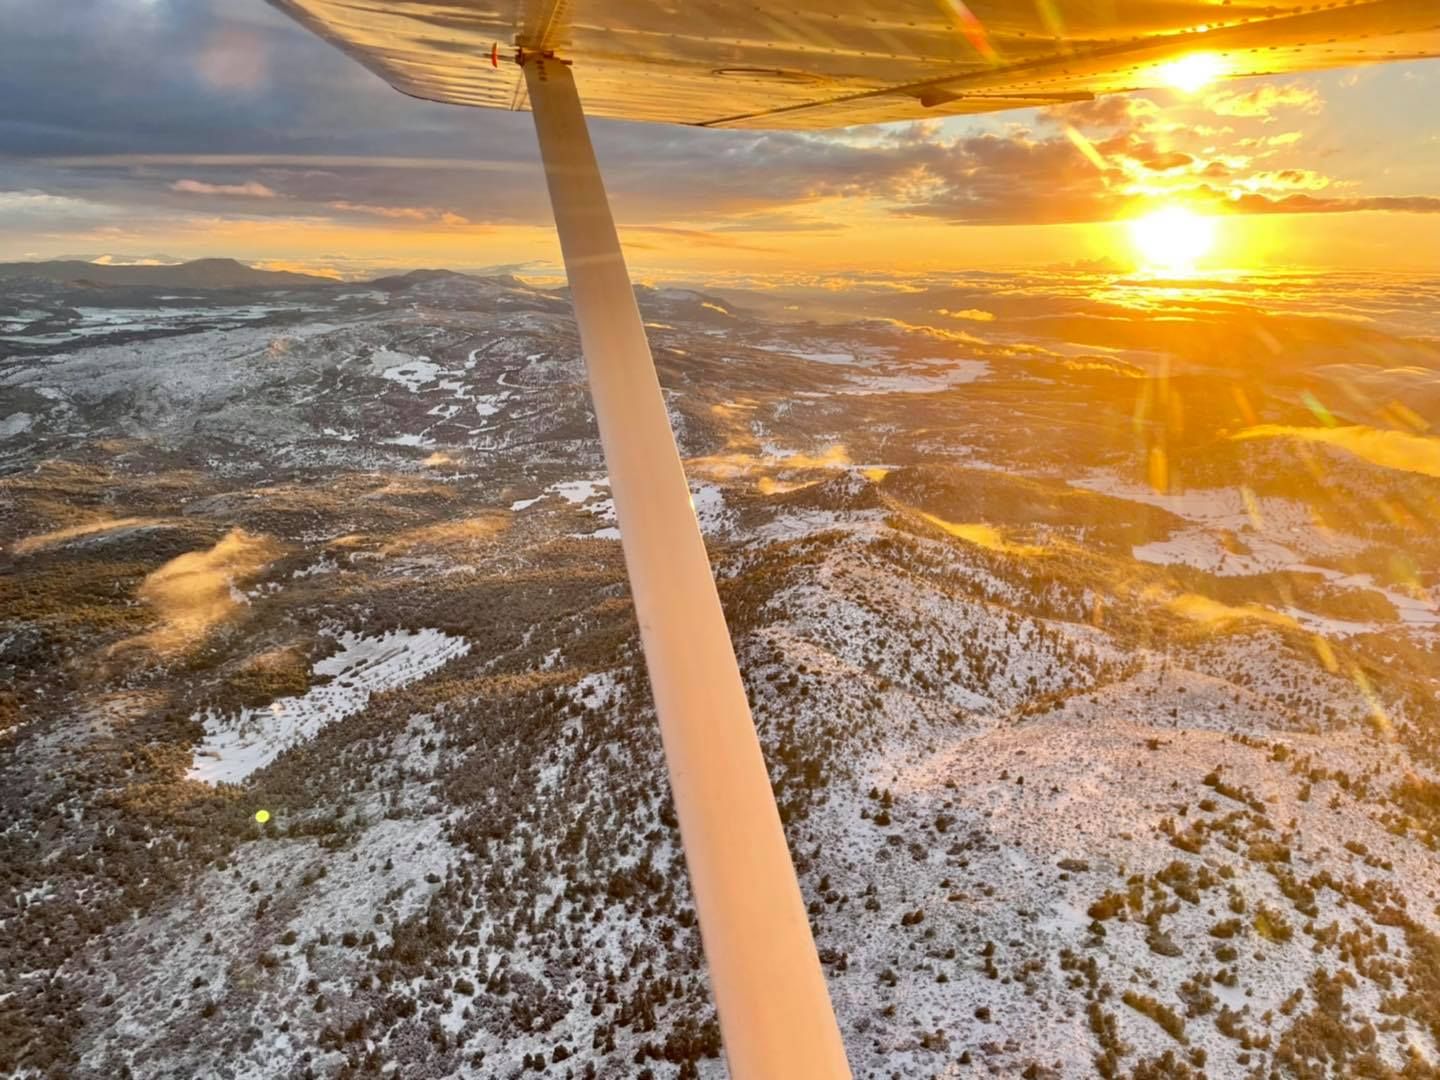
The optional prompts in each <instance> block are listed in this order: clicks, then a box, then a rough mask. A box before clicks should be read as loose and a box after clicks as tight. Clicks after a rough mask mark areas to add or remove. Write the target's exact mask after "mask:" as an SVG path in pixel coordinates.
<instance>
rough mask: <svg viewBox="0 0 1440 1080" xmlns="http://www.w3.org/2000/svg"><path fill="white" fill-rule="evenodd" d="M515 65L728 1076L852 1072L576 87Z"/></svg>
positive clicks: (543, 64) (536, 62)
mask: <svg viewBox="0 0 1440 1080" xmlns="http://www.w3.org/2000/svg"><path fill="white" fill-rule="evenodd" d="M522 63H523V66H524V69H525V80H526V83H527V86H528V88H529V92H530V103H531V109H532V110H533V112H534V115H535V131H536V134H537V135H538V136H539V140H540V155H541V157H542V159H543V160H544V164H545V180H546V183H547V184H548V185H549V188H550V202H551V205H552V206H553V208H554V212H555V226H556V229H557V230H558V232H559V234H560V247H561V250H562V252H563V253H564V256H565V271H566V273H567V275H568V276H569V279H570V294H571V299H572V301H573V303H574V306H575V321H576V322H577V323H578V324H579V327H580V345H581V348H582V349H583V350H584V353H585V364H586V368H587V370H588V373H589V379H590V393H591V397H592V398H593V400H594V404H595V418H596V420H597V422H598V424H599V427H600V442H601V445H602V446H603V447H604V450H605V462H606V465H607V467H608V468H609V471H610V490H611V492H612V493H613V495H614V497H615V513H616V516H617V517H618V519H619V522H620V534H621V544H622V546H623V548H624V551H625V565H626V568H627V570H628V571H629V575H630V591H631V593H632V594H633V595H634V598H635V611H636V615H637V616H638V618H639V622H640V639H641V642H642V644H643V646H644V649H645V660H646V664H647V666H648V667H649V671H650V683H651V686H652V688H653V690H654V694H655V711H656V713H657V714H658V715H659V718H660V734H661V738H662V740H663V742H664V744H665V758H666V762H667V764H668V765H669V769H670V786H671V789H672V791H673V792H674V797H675V809H676V812H677V815H678V817H679V819H680V835H681V839H682V841H683V842H684V845H685V862H686V864H687V866H688V868H689V872H690V885H691V890H692V892H693V893H694V896H695V907H696V911H697V913H698V914H699V919H700V933H701V938H702V940H703V942H704V945H705V956H706V960H707V961H708V964H709V969H710V986H711V989H712V991H713V993H714V995H715V1004H716V1009H717V1011H718V1012H719V1015H720V1029H721V1034H722V1036H723V1040H724V1045H725V1058H726V1061H727V1063H728V1064H729V1067H730V1075H731V1076H732V1077H735V1078H737V1080H752V1078H755V1077H762V1078H771V1077H773V1078H776V1080H780V1078H784V1080H809V1078H823V1080H829V1078H832V1077H849V1076H850V1069H849V1066H848V1065H847V1064H846V1061H845V1048H844V1045H843V1043H842V1042H841V1040H840V1033H839V1029H838V1028H837V1027H836V1024H835V1015H834V1012H833V1011H832V1010H831V1007H830V998H829V994H828V993H827V991H826V988H825V978H824V975H823V974H822V973H821V970H820V962H819V959H818V958H817V956H816V954H815V943H814V941H813V940H812V938H811V936H810V923H809V919H808V916H807V915H806V912H805V906H804V902H803V900H802V899H801V896H800V888H799V885H798V884H797V882H796V880H795V869H794V867H793V865H792V864H791V862H790V852H789V849H788V848H787V847H786V845H785V834H784V832H783V831H782V829H781V827H780V815H779V812H778V811H777V810H776V808H775V796H774V793H773V792H772V790H771V788H770V778H769V775H768V774H767V772H766V770H765V761H764V759H763V757H762V756H761V752H760V742H759V740H758V739H757V738H756V735H755V723H754V720H753V719H752V718H751V716H750V706H749V703H748V702H747V701H746V697H745V687H744V684H743V683H742V682H741V681H740V670H739V668H738V667H737V665H736V662H735V653H734V650H733V649H732V648H731V645H730V633H729V630H728V629H727V628H726V625H725V615H724V612H723V611H722V610H721V608H720V598H719V595H718V594H717V593H716V591H715V581H714V579H713V578H712V576H711V573H710V563H709V559H708V558H707V556H706V554H705V542H704V540H703V539H702V538H701V535H700V528H699V524H698V523H697V522H696V520H695V511H694V508H693V507H692V506H691V503H690V488H689V485H688V484H687V482H686V480H685V471H684V468H683V467H682V465H681V463H680V454H679V451H678V449H677V448H676V446H675V438H674V435H673V434H672V433H671V430H670V418H669V415H668V413H667V412H666V408H665V399H664V397H663V395H662V394H661V391H660V382H659V379H658V378H657V377H656V374H655V365H654V362H653V361H652V359H651V356H650V346H649V343H648V342H647V341H646V339H645V330H644V327H643V326H642V324H641V322H640V312H639V309H638V308H637V307H636V304H635V294H634V292H633V291H632V289H631V286H630V276H629V273H628V272H627V271H626V269H625V260H624V257H623V256H622V255H621V252H620V240H619V237H618V236H617V235H616V233H615V224H614V221H613V220H612V219H611V216H610V206H609V203H608V202H607V200H606V197H605V187H604V183H603V181H602V180H601V177H600V170H599V167H598V166H597V164H596V161H595V152H594V149H593V148H592V147H591V144H590V136H589V133H588V132H587V130H586V126H585V114H584V111H583V109H582V108H581V105H580V98H579V95H578V94H577V93H576V90H575V81H574V79H572V78H571V75H570V69H569V67H568V66H567V65H566V64H565V63H563V62H562V61H559V60H556V59H554V58H553V57H547V56H543V55H539V54H532V55H526V56H524V57H523V59H522Z"/></svg>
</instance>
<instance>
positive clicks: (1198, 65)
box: [1155, 53, 1225, 94]
mask: <svg viewBox="0 0 1440 1080" xmlns="http://www.w3.org/2000/svg"><path fill="white" fill-rule="evenodd" d="M1223 74H1225V62H1224V61H1223V60H1221V59H1220V57H1218V56H1216V55H1215V54H1214V53H1191V54H1190V55H1189V56H1182V57H1181V58H1180V59H1179V60H1172V61H1170V63H1168V64H1162V65H1160V66H1159V67H1158V68H1156V69H1155V75H1156V77H1157V78H1159V80H1160V82H1161V83H1162V84H1163V85H1165V86H1168V87H1170V88H1172V89H1174V90H1179V91H1181V92H1182V93H1185V94H1193V93H1195V92H1196V91H1197V90H1202V89H1204V88H1205V87H1206V86H1209V85H1210V84H1211V83H1212V82H1214V81H1215V80H1216V79H1218V78H1220V76H1221V75H1223Z"/></svg>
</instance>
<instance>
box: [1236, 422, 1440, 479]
mask: <svg viewBox="0 0 1440 1080" xmlns="http://www.w3.org/2000/svg"><path fill="white" fill-rule="evenodd" d="M1231 437H1232V438H1235V439H1277V438H1278V439H1299V440H1301V441H1303V442H1313V443H1322V444H1324V445H1326V446H1334V447H1337V448H1338V449H1341V450H1345V451H1348V452H1349V453H1351V454H1354V455H1355V456H1356V457H1358V458H1363V459H1364V460H1366V461H1368V462H1370V463H1371V464H1374V465H1380V466H1382V467H1384V468H1387V469H1398V470H1401V471H1403V472H1414V473H1421V474H1422V475H1424V476H1434V477H1440V439H1436V438H1430V437H1427V436H1424V435H1411V434H1409V433H1408V432H1404V431H1384V430H1381V429H1379V428H1372V427H1365V426H1363V425H1356V426H1353V427H1335V428H1320V427H1292V426H1289V425H1286V424H1258V425H1256V426H1255V427H1250V428H1246V429H1245V430H1244V431H1241V432H1237V433H1236V434H1235V435H1233V436H1231Z"/></svg>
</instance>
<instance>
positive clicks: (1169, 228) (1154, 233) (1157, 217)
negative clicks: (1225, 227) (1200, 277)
mask: <svg viewBox="0 0 1440 1080" xmlns="http://www.w3.org/2000/svg"><path fill="white" fill-rule="evenodd" d="M1130 242H1131V243H1132V244H1134V245H1135V250H1136V252H1137V253H1138V254H1139V256H1140V259H1141V261H1142V262H1143V263H1144V265H1145V266H1146V267H1147V268H1150V269H1154V270H1163V271H1166V272H1168V273H1188V272H1190V271H1192V270H1194V269H1195V264H1196V263H1197V262H1199V261H1200V260H1201V259H1203V258H1204V257H1205V256H1206V255H1208V254H1209V253H1210V249H1211V248H1213V247H1214V246H1215V222H1214V221H1213V220H1211V219H1210V218H1207V217H1202V216H1201V215H1200V214H1197V213H1195V212H1194V211H1193V210H1187V209H1185V208H1184V207H1183V206H1171V207H1167V208H1166V209H1164V210H1155V211H1153V212H1152V213H1149V214H1146V215H1145V216H1144V217H1138V218H1135V219H1134V220H1133V221H1131V222H1130Z"/></svg>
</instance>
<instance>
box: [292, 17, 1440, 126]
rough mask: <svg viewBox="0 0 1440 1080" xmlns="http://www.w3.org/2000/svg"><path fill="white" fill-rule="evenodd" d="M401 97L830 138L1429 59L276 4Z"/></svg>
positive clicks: (1121, 25)
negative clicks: (1199, 78)
mask: <svg viewBox="0 0 1440 1080" xmlns="http://www.w3.org/2000/svg"><path fill="white" fill-rule="evenodd" d="M270 2H271V3H272V4H274V6H276V7H278V8H279V9H280V10H282V11H284V12H286V13H287V14H289V15H291V16H293V17H294V18H296V19H298V20H299V21H300V22H302V23H304V24H305V25H307V26H308V27H310V28H311V29H312V30H314V31H315V32H316V33H318V34H319V35H321V36H322V37H324V38H326V39H328V40H330V41H331V42H333V43H334V44H336V45H338V46H339V47H340V48H341V49H343V50H345V51H346V52H347V53H349V54H351V55H352V56H354V57H355V58H356V59H358V60H359V61H360V62H361V63H363V64H364V65H365V66H366V67H368V68H369V69H370V70H371V71H373V72H375V73H376V74H377V75H379V76H380V77H381V78H383V79H385V80H386V81H387V82H389V83H390V84H391V85H392V86H394V87H395V88H396V89H398V90H400V91H402V92H404V93H406V94H410V95H412V96H414V97H419V98H426V99H429V100H432V101H441V102H448V103H451V104H456V105H473V106H483V107H489V108H497V109H511V110H518V109H526V108H528V107H529V103H528V100H527V97H526V91H525V80H524V78H523V76H522V74H521V71H520V68H519V66H518V65H516V64H513V63H508V62H501V63H499V64H498V66H497V65H492V64H491V61H490V58H491V54H492V50H496V49H497V46H498V51H499V52H500V53H501V54H502V55H504V56H505V57H507V58H509V57H511V56H513V55H514V52H515V50H516V49H517V48H523V49H526V50H531V51H541V52H553V53H555V54H556V55H558V56H560V57H562V58H563V59H566V60H573V61H575V62H576V64H575V79H576V82H577V84H578V85H579V90H580V92H581V94H582V96H583V98H584V100H585V102H586V111H587V112H588V113H589V114H590V115H591V116H600V117H611V118H616V119H624V120H649V121H659V122H666V123H677V124H692V125H698V126H702V127H742V128H826V127H839V126H844V125H850V124H869V123H878V122H882V121H892V120H918V119H925V118H927V117H936V116H949V115H958V114H964V113H981V112H994V111H997V110H1002V109H1013V108H1022V107H1025V106H1033V105H1046V104H1053V103H1056V102H1062V101H1074V100H1083V99H1086V98H1089V97H1092V96H1094V95H1097V94H1107V93H1117V92H1123V91H1127V90H1138V89H1145V88H1147V87H1153V86H1156V85H1159V84H1161V83H1163V82H1164V81H1165V78H1164V75H1165V67H1166V65H1167V64H1170V63H1173V62H1174V61H1176V60H1178V59H1181V58H1183V57H1186V56H1189V55H1193V54H1195V53H1204V54H1206V55H1207V56H1208V57H1210V58H1212V60H1213V63H1214V66H1215V68H1216V73H1217V75H1219V76H1222V77H1226V76H1228V77H1238V76H1245V75H1270V74H1283V73H1287V72H1294V71H1305V70H1311V69H1317V68H1327V67H1345V66H1350V65H1355V64H1366V63H1375V62H1380V61H1386V60H1405V59H1420V58H1425V57H1435V56H1440V4H1437V3H1436V0H1339V2H1333V0H1332V2H1328V3H1323V4H1309V5H1300V6H1295V7H1277V6H1275V5H1274V4H1272V3H1270V2H1269V0H1224V2H1223V3H1221V2H1217V0H1069V2H1068V3H1067V2H1064V0H1033V2H1032V0H970V3H969V5H968V6H966V4H964V3H962V2H961V0H888V2H885V3H881V2H879V0H825V2H824V3H821V2H819V0H810V2H804V0H801V2H796V0H791V2H790V3H788V4H785V5H778V4H777V5H774V6H770V5H765V4H750V5H741V4H735V3H732V2H730V0H687V2H686V3H684V4H683V5H680V4H677V3H676V2H674V0H390V2H386V0H270Z"/></svg>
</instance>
